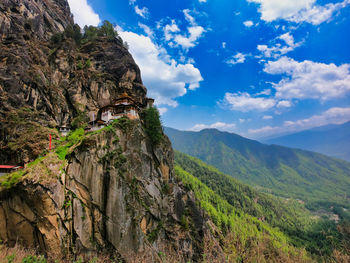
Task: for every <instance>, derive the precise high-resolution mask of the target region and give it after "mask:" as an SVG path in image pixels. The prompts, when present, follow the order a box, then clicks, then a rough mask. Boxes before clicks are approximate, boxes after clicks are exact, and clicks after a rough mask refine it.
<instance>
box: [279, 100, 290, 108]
mask: <svg viewBox="0 0 350 263" xmlns="http://www.w3.org/2000/svg"><path fill="white" fill-rule="evenodd" d="M276 106H277V108H290V107H292V106H293V104H292V103H291V102H290V101H288V100H281V101H279V102H278V103H277V105H276Z"/></svg>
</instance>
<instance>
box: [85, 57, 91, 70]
mask: <svg viewBox="0 0 350 263" xmlns="http://www.w3.org/2000/svg"><path fill="white" fill-rule="evenodd" d="M85 67H86V68H90V67H91V60H90V59H88V60H87V61H86V62H85Z"/></svg>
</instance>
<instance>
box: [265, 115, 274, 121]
mask: <svg viewBox="0 0 350 263" xmlns="http://www.w3.org/2000/svg"><path fill="white" fill-rule="evenodd" d="M272 119H273V117H272V116H271V115H265V116H264V117H263V120H272Z"/></svg>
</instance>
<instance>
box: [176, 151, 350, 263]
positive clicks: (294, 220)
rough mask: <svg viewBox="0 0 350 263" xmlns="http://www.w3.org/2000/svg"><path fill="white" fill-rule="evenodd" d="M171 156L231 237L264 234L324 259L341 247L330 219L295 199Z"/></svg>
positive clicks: (186, 158) (340, 237)
mask: <svg viewBox="0 0 350 263" xmlns="http://www.w3.org/2000/svg"><path fill="white" fill-rule="evenodd" d="M175 162H176V167H175V171H176V174H177V175H178V176H179V177H180V178H181V180H182V181H183V182H184V184H185V185H186V186H187V187H188V188H189V189H191V190H193V191H194V193H195V195H196V197H197V199H198V200H199V201H200V203H201V206H202V207H203V208H204V209H205V210H206V211H207V213H208V214H209V215H210V217H211V218H212V219H213V221H214V223H215V224H216V225H217V226H218V227H219V228H220V229H223V230H224V232H225V233H230V232H231V231H233V232H235V233H236V236H235V238H237V239H238V240H239V241H237V242H243V243H244V244H245V242H246V241H247V240H246V239H249V238H251V237H252V236H253V235H256V236H257V240H256V242H257V243H259V242H261V241H262V239H263V238H262V236H263V235H264V234H266V235H267V236H268V240H275V241H273V242H278V244H279V246H287V244H289V245H293V246H296V247H299V248H306V249H307V251H309V253H311V254H312V255H313V257H314V258H316V259H318V260H320V257H321V256H322V257H323V259H327V260H330V258H331V257H332V253H333V251H334V250H335V249H337V250H341V249H343V248H344V246H343V243H344V240H346V237H344V235H343V234H342V233H340V232H339V231H338V229H337V226H336V224H335V223H334V222H332V221H329V220H327V219H323V218H318V217H313V216H312V214H311V213H310V212H309V211H308V210H307V209H305V207H304V206H303V205H302V204H300V203H299V202H296V201H292V200H287V199H281V198H276V197H274V196H271V195H269V194H265V193H260V192H258V191H256V190H254V189H253V188H251V187H249V186H247V185H245V184H242V183H240V182H239V181H237V180H235V179H233V178H232V177H230V176H227V175H225V174H223V173H221V172H219V171H218V170H217V169H216V168H214V167H212V166H209V165H207V164H205V163H203V162H202V161H200V160H199V159H197V158H194V157H191V156H188V155H186V154H183V153H180V152H175ZM260 238H261V239H260ZM271 242H272V241H271ZM274 244H276V243H274ZM282 244H283V245H282ZM287 247H288V246H287Z"/></svg>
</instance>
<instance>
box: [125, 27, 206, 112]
mask: <svg viewBox="0 0 350 263" xmlns="http://www.w3.org/2000/svg"><path fill="white" fill-rule="evenodd" d="M119 31H120V32H119V34H120V36H121V37H122V38H123V39H124V40H125V41H127V42H128V44H129V47H130V53H131V54H132V55H133V57H134V59H135V61H136V63H137V64H138V66H139V67H140V69H141V74H142V79H143V81H144V83H145V85H146V87H147V89H148V94H149V96H151V97H153V98H155V99H156V103H157V104H158V105H168V106H171V107H176V106H177V102H176V101H175V100H174V99H175V98H177V97H181V96H183V95H185V94H186V92H187V91H188V90H189V89H192V90H194V89H196V88H198V87H199V86H200V82H201V81H202V80H203V78H202V76H201V73H200V71H199V70H198V69H197V68H196V67H195V66H194V65H193V64H190V63H183V64H181V63H179V62H178V61H176V60H174V59H172V58H171V57H170V56H169V55H168V54H167V52H166V51H165V49H163V48H161V47H159V46H157V45H156V44H155V43H153V42H152V40H151V38H150V37H148V36H143V35H138V34H136V33H133V32H127V31H123V30H121V29H119ZM163 112H164V111H163Z"/></svg>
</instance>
